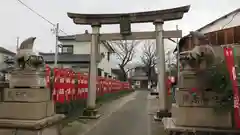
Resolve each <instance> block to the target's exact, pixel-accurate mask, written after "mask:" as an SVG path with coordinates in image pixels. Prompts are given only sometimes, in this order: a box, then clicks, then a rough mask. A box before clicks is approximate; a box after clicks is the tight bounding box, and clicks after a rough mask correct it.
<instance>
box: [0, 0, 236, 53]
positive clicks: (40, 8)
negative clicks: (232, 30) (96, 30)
mask: <svg viewBox="0 0 240 135" xmlns="http://www.w3.org/2000/svg"><path fill="white" fill-rule="evenodd" d="M22 1H23V2H25V3H26V4H27V5H29V6H30V7H32V8H33V9H35V10H36V11H37V12H38V13H40V14H41V15H43V16H44V17H46V18H48V19H49V20H50V21H51V22H53V23H57V22H59V23H60V28H61V29H62V30H64V31H65V32H66V33H68V34H76V33H83V32H84V30H85V29H88V30H89V31H91V29H90V27H89V26H77V25H75V24H74V23H73V22H72V21H71V20H70V19H69V18H68V17H67V12H77V13H113V12H115V13H116V12H137V11H147V10H157V9H166V8H174V7H177V6H184V5H191V9H190V11H189V12H188V13H187V14H185V16H184V18H183V19H182V20H179V21H173V22H168V23H165V25H164V29H175V27H176V25H177V24H178V25H179V28H180V29H182V30H183V32H184V34H187V33H188V32H189V31H191V30H196V29H198V28H200V27H201V26H203V25H205V24H207V23H209V22H211V21H213V20H215V19H217V18H219V17H220V16H222V15H224V14H227V13H228V12H231V11H232V10H235V9H236V8H239V6H240V0H22ZM0 16H1V17H2V19H1V23H0V30H1V32H0V35H1V39H0V46H3V47H6V48H8V49H11V50H14V49H15V47H16V37H17V36H19V37H20V41H22V40H24V39H25V38H27V37H29V36H36V37H37V40H36V46H35V49H36V50H38V51H45V52H49V51H50V50H54V42H55V39H54V34H53V33H52V32H51V28H53V27H52V26H51V25H50V24H48V23H47V22H45V21H44V20H42V19H41V18H39V17H38V16H37V15H35V14H34V13H32V12H31V11H29V10H28V9H27V8H25V7H24V6H23V5H21V4H20V3H19V2H18V1H17V0H1V1H0ZM153 29H154V26H153V25H152V24H134V25H133V26H132V31H143V30H153ZM101 31H102V32H118V31H119V28H118V26H103V27H102V29H101ZM166 48H173V45H170V44H169V43H166Z"/></svg>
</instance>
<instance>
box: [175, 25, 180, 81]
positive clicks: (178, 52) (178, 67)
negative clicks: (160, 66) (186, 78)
mask: <svg viewBox="0 0 240 135" xmlns="http://www.w3.org/2000/svg"><path fill="white" fill-rule="evenodd" d="M176 29H177V30H178V25H177V26H176ZM179 58H180V50H179V44H178V38H177V81H178V80H179V76H180V61H179V60H180V59H179Z"/></svg>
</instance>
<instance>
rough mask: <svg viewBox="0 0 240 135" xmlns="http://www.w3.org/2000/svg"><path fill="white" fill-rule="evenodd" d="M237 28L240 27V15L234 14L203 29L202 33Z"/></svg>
mask: <svg viewBox="0 0 240 135" xmlns="http://www.w3.org/2000/svg"><path fill="white" fill-rule="evenodd" d="M235 26H240V13H238V14H236V13H233V14H232V15H229V16H227V17H226V18H223V19H221V20H219V21H217V22H216V23H214V24H212V25H210V26H207V27H206V28H203V29H202V30H201V31H200V32H202V33H209V32H213V31H217V30H221V29H227V28H231V27H235Z"/></svg>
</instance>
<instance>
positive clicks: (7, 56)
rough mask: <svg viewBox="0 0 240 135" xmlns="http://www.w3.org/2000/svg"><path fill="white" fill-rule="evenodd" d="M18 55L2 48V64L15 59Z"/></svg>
mask: <svg viewBox="0 0 240 135" xmlns="http://www.w3.org/2000/svg"><path fill="white" fill-rule="evenodd" d="M15 55H16V53H14V52H12V51H9V50H7V49H5V48H3V47H0V63H3V62H4V61H6V60H8V59H11V58H13V57H14V56H15Z"/></svg>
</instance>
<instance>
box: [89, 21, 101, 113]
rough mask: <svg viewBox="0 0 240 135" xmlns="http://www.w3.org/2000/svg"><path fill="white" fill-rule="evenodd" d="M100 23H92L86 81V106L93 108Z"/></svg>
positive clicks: (94, 104)
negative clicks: (87, 79)
mask: <svg viewBox="0 0 240 135" xmlns="http://www.w3.org/2000/svg"><path fill="white" fill-rule="evenodd" d="M100 27H101V26H100V25H92V40H91V54H90V68H89V81H88V88H89V89H88V99H87V108H88V109H95V107H96V103H95V102H96V90H97V57H96V56H97V54H98V52H97V50H98V49H97V48H98V36H99V31H100Z"/></svg>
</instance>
